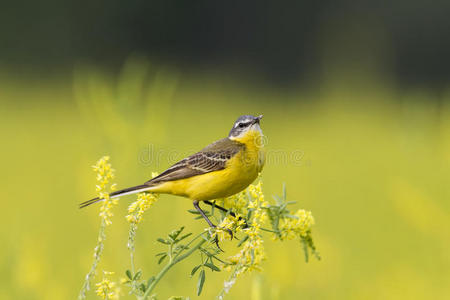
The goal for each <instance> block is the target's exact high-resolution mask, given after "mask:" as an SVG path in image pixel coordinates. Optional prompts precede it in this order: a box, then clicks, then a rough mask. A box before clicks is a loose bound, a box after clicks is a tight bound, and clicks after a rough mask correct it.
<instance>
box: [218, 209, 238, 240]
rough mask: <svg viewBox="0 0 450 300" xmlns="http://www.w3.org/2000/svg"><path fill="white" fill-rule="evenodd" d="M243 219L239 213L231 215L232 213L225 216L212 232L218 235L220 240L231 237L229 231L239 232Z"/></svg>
mask: <svg viewBox="0 0 450 300" xmlns="http://www.w3.org/2000/svg"><path fill="white" fill-rule="evenodd" d="M244 225H245V221H244V219H243V218H241V217H240V216H239V215H236V216H235V217H233V216H232V215H228V216H226V217H225V218H224V219H223V220H222V222H221V223H220V224H219V225H218V226H217V227H216V228H215V231H214V234H215V235H217V236H218V238H219V240H220V241H223V240H225V239H227V238H228V239H231V238H232V236H231V235H230V231H231V232H234V233H239V232H241V231H242V227H244Z"/></svg>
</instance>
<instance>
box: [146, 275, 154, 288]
mask: <svg viewBox="0 0 450 300" xmlns="http://www.w3.org/2000/svg"><path fill="white" fill-rule="evenodd" d="M153 281H155V276H152V277H150V278H149V279H148V281H147V286H150V284H152V283H153Z"/></svg>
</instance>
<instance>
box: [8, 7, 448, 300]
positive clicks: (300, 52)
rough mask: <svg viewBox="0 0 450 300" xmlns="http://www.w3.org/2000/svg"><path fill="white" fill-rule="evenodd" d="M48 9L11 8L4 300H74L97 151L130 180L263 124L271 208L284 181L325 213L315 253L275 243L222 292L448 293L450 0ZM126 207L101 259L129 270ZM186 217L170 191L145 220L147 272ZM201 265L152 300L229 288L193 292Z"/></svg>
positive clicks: (142, 252)
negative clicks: (312, 256)
mask: <svg viewBox="0 0 450 300" xmlns="http://www.w3.org/2000/svg"><path fill="white" fill-rule="evenodd" d="M55 2H56V1H44V2H42V3H41V4H40V6H39V7H33V6H37V3H35V4H33V5H31V3H30V6H27V9H26V10H25V9H23V7H21V6H20V5H19V4H14V3H11V4H10V5H9V6H8V7H6V8H5V9H4V10H1V12H0V14H1V20H2V22H3V23H4V26H2V27H1V29H0V34H1V35H2V39H3V40H4V41H6V42H5V43H2V45H0V128H1V129H0V139H1V141H2V148H1V149H2V150H1V153H2V155H1V156H0V163H1V166H2V171H3V172H2V173H1V175H0V176H1V177H0V179H1V182H2V188H1V189H0V196H1V198H2V199H3V200H2V213H1V214H2V216H1V222H2V226H1V227H0V240H1V241H2V242H3V247H1V248H0V257H1V261H2V262H1V265H0V280H1V282H2V283H1V288H0V298H1V299H73V298H75V297H76V295H77V294H78V291H79V289H80V287H81V284H82V281H83V278H84V276H85V274H86V272H87V271H88V269H89V266H90V264H91V262H92V253H93V247H94V246H95V241H96V237H97V229H98V225H99V217H98V207H90V208H89V209H84V210H79V209H78V208H77V204H78V203H79V202H81V201H84V200H87V199H90V198H91V197H92V196H93V195H94V194H95V174H94V172H92V170H91V165H93V164H94V163H95V162H96V160H97V159H98V158H100V157H101V156H103V155H106V154H107V155H110V156H111V162H112V164H113V167H114V168H115V169H116V170H117V173H116V175H117V178H116V182H117V183H118V186H119V188H120V187H127V186H130V185H134V184H138V183H141V182H143V181H145V180H147V179H148V178H150V176H151V172H152V171H159V172H161V171H162V170H164V169H165V168H166V167H168V166H169V165H170V164H172V163H174V162H175V161H176V160H177V159H180V158H182V157H183V156H185V155H187V154H190V153H192V152H194V151H197V150H199V149H201V148H202V147H203V146H205V145H206V144H208V143H210V142H212V141H214V140H217V139H219V138H222V137H224V136H226V134H227V133H228V131H229V129H230V127H231V125H232V124H233V122H234V121H235V119H236V118H237V117H238V116H239V115H241V114H261V113H262V114H264V119H263V121H262V127H263V130H264V132H265V134H266V135H267V138H268V140H267V141H268V144H267V150H268V161H267V164H266V167H265V169H264V172H263V181H264V189H265V193H266V196H267V197H270V195H273V194H279V193H280V192H281V186H282V183H283V182H285V183H286V185H287V191H288V198H289V200H297V201H298V204H297V207H298V208H305V209H307V210H311V211H312V212H313V215H314V216H315V218H316V223H317V224H316V226H315V227H314V231H313V235H314V237H315V242H316V245H317V247H318V249H319V251H320V253H321V255H322V258H323V259H322V260H321V261H315V260H312V261H311V262H309V263H305V262H304V258H303V254H302V252H301V247H300V245H299V244H298V243H297V242H284V243H280V242H272V241H270V238H268V239H267V242H266V247H267V251H268V260H267V261H266V262H265V264H264V271H263V272H261V273H253V274H251V275H246V276H244V277H242V278H240V280H239V281H238V282H237V283H236V285H235V286H234V288H233V289H232V290H231V292H230V294H229V295H228V299H252V300H260V299H403V298H404V299H448V298H449V297H450V255H449V251H448V249H449V247H450V230H449V228H450V201H449V197H450V186H449V179H450V169H449V166H450V89H448V83H449V82H450V81H449V74H450V73H449V70H450V67H449V62H450V60H449V59H448V53H449V51H450V42H449V41H450V40H449V39H448V38H447V37H448V34H450V29H449V28H450V26H449V25H450V21H449V20H448V18H447V17H446V16H447V15H446V14H445V11H448V6H449V5H448V4H447V3H444V2H442V3H440V4H439V5H433V7H430V6H426V5H425V2H424V1H412V2H411V1H408V2H406V1H396V2H395V3H389V5H387V4H386V3H385V4H386V5H382V4H379V3H378V2H377V3H378V4H377V3H375V2H374V1H363V2H361V3H360V4H358V5H356V6H355V5H349V4H347V3H346V2H345V1H337V2H336V1H333V2H331V1H324V2H322V3H320V4H316V3H301V2H299V3H296V4H295V5H293V6H289V5H285V4H275V3H272V4H270V3H264V4H260V5H259V6H258V7H254V6H252V5H250V4H242V6H241V4H239V5H238V4H233V3H231V2H230V3H229V4H223V3H222V4H220V6H216V4H215V3H214V4H213V3H210V2H208V3H206V2H198V3H197V2H196V3H185V4H181V3H178V2H174V1H156V2H154V3H153V2H152V3H147V2H146V3H143V2H139V1H132V2H129V3H127V4H126V7H125V4H123V3H121V2H119V1H112V2H110V3H108V5H105V4H102V3H100V2H98V3H97V2H90V3H84V2H82V3H78V2H77V3H75V2H73V3H72V2H70V3H68V4H67V6H66V5H62V4H61V3H55ZM217 5H219V4H217ZM133 199H134V197H132V196H129V197H123V198H122V199H121V201H120V204H119V206H118V207H117V208H116V210H115V213H116V216H115V218H114V219H113V225H112V226H111V227H109V228H108V232H107V234H108V238H107V242H106V248H105V253H104V256H103V260H102V263H101V265H100V269H105V270H108V271H116V275H117V277H120V276H123V273H122V272H123V271H124V270H125V269H127V268H128V264H129V258H128V252H127V248H126V242H127V241H126V239H127V230H128V226H127V223H126V220H125V218H124V216H125V214H126V208H127V205H128V204H129V203H130V202H131V201H132V200H133ZM190 208H191V203H190V201H188V200H186V199H183V198H178V197H173V196H167V195H166V196H162V197H161V200H160V201H159V202H158V203H157V204H156V205H155V206H154V207H152V209H151V210H150V211H149V212H148V213H147V214H146V217H145V218H144V223H143V224H142V226H141V227H140V229H139V231H138V236H137V265H138V266H139V267H141V268H142V269H143V270H144V276H145V277H148V276H150V275H151V274H154V273H155V272H156V271H157V270H158V266H157V264H156V259H155V257H154V254H155V253H157V252H160V249H161V246H160V245H159V244H158V243H156V241H155V239H156V238H157V237H159V236H163V235H165V234H166V233H167V232H169V231H171V230H172V229H174V228H177V227H179V226H181V225H185V226H187V229H188V230H189V231H193V232H198V231H200V230H202V228H203V225H204V224H203V223H201V222H196V221H194V220H193V219H192V216H191V215H190V214H188V213H187V212H186V210H187V209H190ZM226 254H232V253H226ZM196 261H197V260H196V258H192V259H190V261H186V262H184V263H183V264H181V265H179V266H177V267H176V268H175V269H173V270H172V271H171V273H169V275H168V277H167V278H166V279H165V280H164V281H163V282H161V284H160V286H159V288H158V289H157V292H158V295H159V297H160V299H167V298H168V297H169V296H172V295H184V296H190V297H191V298H192V299H198V298H201V299H212V298H213V297H214V296H215V295H216V294H217V292H218V291H219V289H220V287H221V286H222V284H223V280H224V279H225V278H226V277H227V274H225V273H226V272H222V273H213V274H208V276H207V279H206V283H205V289H204V291H203V294H202V296H201V297H196V296H195V287H196V279H195V278H194V279H190V278H189V273H190V269H191V268H192V265H193V264H194V262H196ZM95 297H96V296H94V295H93V294H92V295H91V298H95ZM124 298H127V295H126V294H125V295H124Z"/></svg>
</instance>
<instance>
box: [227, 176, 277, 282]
mask: <svg viewBox="0 0 450 300" xmlns="http://www.w3.org/2000/svg"><path fill="white" fill-rule="evenodd" d="M247 191H248V196H249V197H248V205H247V207H248V209H249V210H250V211H251V218H250V220H249V221H250V224H248V225H249V226H248V227H247V228H245V229H243V230H242V231H243V232H244V233H245V234H246V237H245V241H244V242H243V243H242V248H241V250H240V251H239V252H238V253H237V254H236V255H234V256H232V257H230V258H229V259H228V260H229V263H230V265H235V266H236V270H235V272H236V276H238V275H240V274H242V273H244V272H247V271H253V270H260V269H261V263H262V261H263V260H264V259H265V258H266V254H265V251H264V245H263V239H262V237H261V226H262V225H263V224H264V223H265V222H266V220H267V213H266V211H265V209H264V208H265V207H266V206H267V205H268V203H267V201H266V200H265V199H264V194H263V192H262V182H261V181H259V182H258V183H257V184H256V185H250V186H249V187H248V189H247Z"/></svg>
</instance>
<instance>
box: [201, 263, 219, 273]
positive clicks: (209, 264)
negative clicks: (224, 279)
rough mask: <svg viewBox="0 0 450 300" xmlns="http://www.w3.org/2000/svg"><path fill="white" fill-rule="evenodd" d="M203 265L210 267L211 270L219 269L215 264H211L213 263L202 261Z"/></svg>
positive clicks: (217, 270)
mask: <svg viewBox="0 0 450 300" xmlns="http://www.w3.org/2000/svg"><path fill="white" fill-rule="evenodd" d="M203 265H204V266H205V267H208V268H210V269H211V270H213V271H216V272H220V269H219V268H218V267H217V266H215V265H213V264H211V263H204V264H203Z"/></svg>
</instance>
